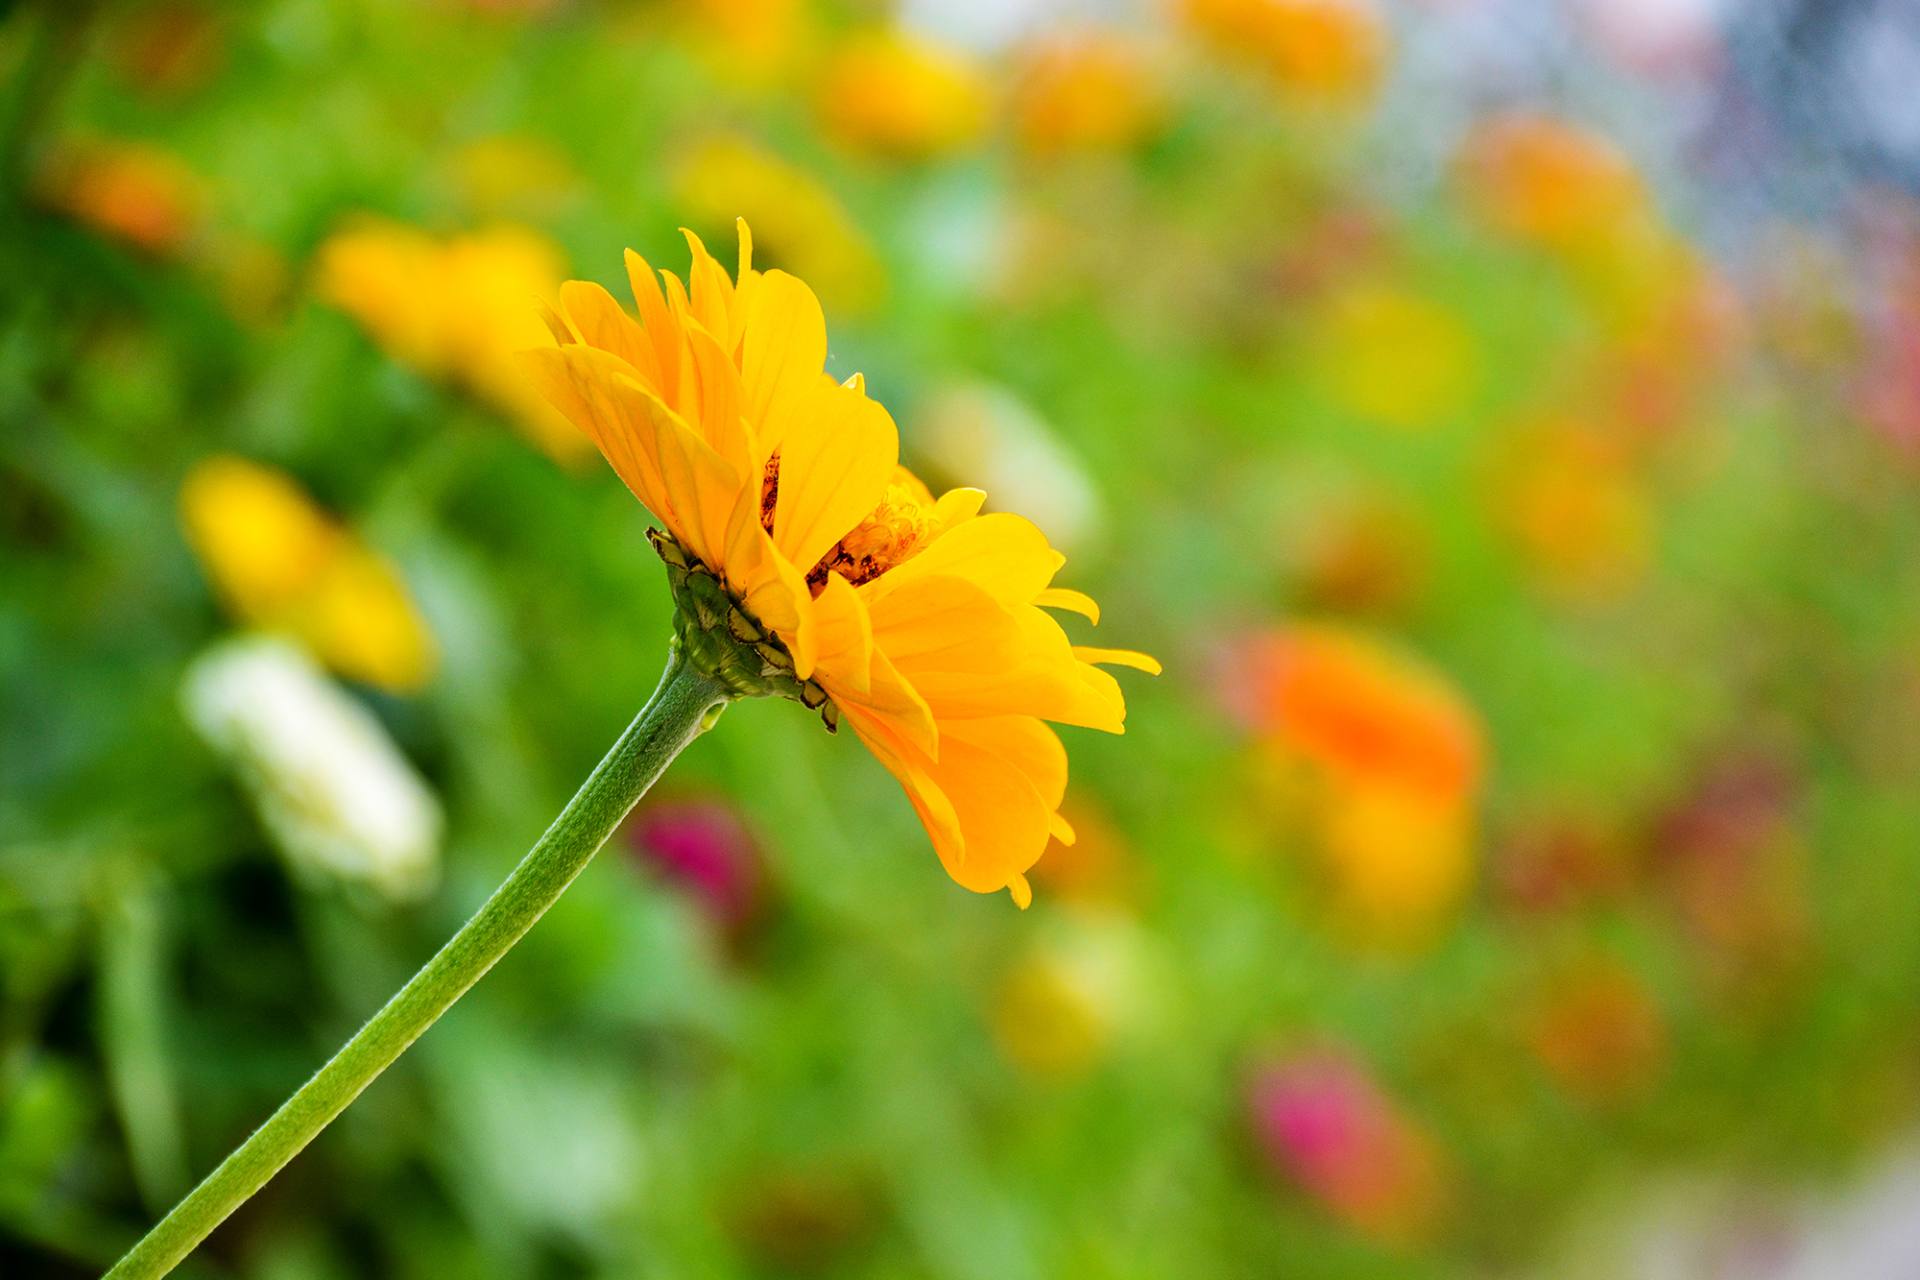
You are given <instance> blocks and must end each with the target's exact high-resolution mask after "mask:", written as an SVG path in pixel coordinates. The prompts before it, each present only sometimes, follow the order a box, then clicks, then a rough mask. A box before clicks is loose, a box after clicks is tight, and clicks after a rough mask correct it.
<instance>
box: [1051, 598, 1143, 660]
mask: <svg viewBox="0 0 1920 1280" xmlns="http://www.w3.org/2000/svg"><path fill="white" fill-rule="evenodd" d="M1033 602H1034V603H1035V604H1037V605H1039V606H1040V607H1041V608H1043V609H1065V610H1067V611H1069V612H1071V613H1077V614H1079V615H1080V616H1081V617H1083V618H1085V619H1086V620H1087V621H1088V622H1091V623H1092V624H1093V625H1094V626H1096V627H1097V626H1099V625H1100V606H1099V605H1098V604H1097V603H1095V601H1094V598H1093V597H1092V596H1090V595H1087V594H1086V593H1085V592H1082V591H1073V590H1070V589H1069V588H1067V587H1048V588H1047V589H1046V590H1045V591H1042V592H1041V593H1040V594H1039V595H1037V596H1035V597H1034V598H1033ZM1156 674H1157V673H1156Z"/></svg>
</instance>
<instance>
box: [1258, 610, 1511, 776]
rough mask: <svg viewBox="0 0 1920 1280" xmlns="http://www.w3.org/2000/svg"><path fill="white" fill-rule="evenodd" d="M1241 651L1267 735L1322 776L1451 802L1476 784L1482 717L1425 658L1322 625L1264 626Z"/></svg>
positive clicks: (1481, 754)
mask: <svg viewBox="0 0 1920 1280" xmlns="http://www.w3.org/2000/svg"><path fill="white" fill-rule="evenodd" d="M1247 656H1248V658H1249V661H1250V663H1251V669H1250V672H1249V674H1250V675H1251V677H1252V679H1253V680H1254V682H1255V688H1256V689H1257V690H1258V691H1259V692H1258V695H1257V696H1259V698H1260V705H1261V707H1262V708H1263V712H1262V716H1261V722H1262V724H1263V725H1264V727H1265V728H1266V730H1267V732H1268V733H1269V734H1270V735H1271V736H1272V738H1273V739H1274V741H1276V742H1277V743H1279V744H1281V745H1283V746H1284V747H1285V748H1286V749H1287V750H1288V751H1290V752H1293V753H1295V754H1297V755H1298V756H1300V757H1301V758H1303V759H1305V760H1307V761H1310V762H1311V763H1312V764H1314V765H1315V766H1317V767H1319V768H1320V769H1322V770H1324V771H1325V772H1326V773H1328V774H1329V775H1332V776H1334V777H1336V778H1339V779H1340V780H1342V781H1345V782H1351V783H1356V784H1358V783H1366V784H1379V785H1382V786H1389V787H1392V788H1394V789H1396V790H1400V791H1405V792H1407V793H1409V794H1411V795H1415V796H1421V797H1425V798H1427V799H1430V800H1432V801H1433V802H1434V803H1436V804H1441V805H1449V806H1453V805H1461V804H1464V803H1467V802H1468V801H1470V800H1471V799H1472V797H1473V795H1474V793H1475V792H1476V791H1477V789H1478V788H1479V785H1480V777H1481V771H1482V769H1483V767H1484V745H1483V741H1482V730H1481V727H1480V720H1479V717H1478V716H1477V715H1476V714H1475V713H1474V711H1473V709H1472V708H1471V707H1470V706H1469V705H1468V704H1467V702H1466V701H1465V699H1463V698H1462V697H1461V696H1460V694H1459V692H1458V691H1457V690H1455V689H1454V688H1453V687H1452V686H1451V685H1450V684H1448V683H1447V682H1446V681H1445V680H1443V679H1442V678H1441V677H1440V675H1439V674H1438V673H1437V672H1435V671H1434V670H1432V669H1431V668H1429V667H1427V666H1426V665H1425V664H1423V663H1420V662H1418V661H1416V660H1415V659H1413V658H1412V657H1410V656H1408V655H1405V654H1402V653H1400V652H1398V651H1396V650H1394V649H1392V648H1390V647H1388V646H1387V645H1385V644H1383V643H1381V642H1379V641H1377V640H1374V639H1372V638H1370V637H1368V636H1366V635H1364V634H1362V633H1360V632H1357V631H1351V630H1347V629H1344V628H1338V627H1333V626H1325V625H1299V626H1293V627H1288V628H1286V629H1284V630H1280V631H1276V632H1271V633H1269V634H1267V635H1265V636H1263V637H1261V638H1260V639H1258V640H1256V641H1255V642H1254V644H1253V646H1252V651H1251V652H1250V653H1249V654H1248V655H1247Z"/></svg>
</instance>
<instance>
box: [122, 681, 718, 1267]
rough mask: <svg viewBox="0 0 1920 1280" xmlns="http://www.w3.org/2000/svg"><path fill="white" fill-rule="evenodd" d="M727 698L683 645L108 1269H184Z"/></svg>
mask: <svg viewBox="0 0 1920 1280" xmlns="http://www.w3.org/2000/svg"><path fill="white" fill-rule="evenodd" d="M725 701H726V695H725V694H724V693H722V692H721V690H720V688H719V687H718V686H717V685H715V684H714V683H713V682H712V681H710V680H708V679H707V677H706V676H704V675H702V674H700V673H699V672H698V671H696V670H695V669H694V668H693V666H692V665H691V664H690V663H688V662H687V660H686V658H685V657H684V656H683V655H682V654H681V652H680V646H679V645H678V644H675V645H674V646H673V648H672V650H671V652H670V654H669V656H668V659H667V669H666V672H665V673H664V674H663V675H662V676H661V677H660V687H659V688H658V689H656V690H654V694H653V697H652V698H650V699H649V700H648V701H647V705H646V706H645V707H644V708H643V709H642V710H641V712H640V714H639V715H638V716H636V717H635V718H634V721H633V723H632V724H631V725H628V726H627V731H626V732H625V733H623V734H622V735H620V740H619V741H618V742H616V743H614V745H613V750H611V751H609V752H607V755H606V758H605V759H603V760H602V761H601V762H600V763H599V765H598V766H597V767H595V769H594V771H593V773H592V774H591V775H589V776H588V778H587V780H586V782H584V783H582V784H581V787H580V790H579V791H578V792H576V793H575V794H574V797H573V799H572V800H570V801H568V803H567V807H566V808H565V809H562V810H561V811H560V816H559V817H557V818H555V819H554V820H553V825H552V826H550V827H548V828H547V833H546V834H545V835H543V836H541V837H540V841H539V843H538V844H536V845H534V846H533V849H532V851H531V852H529V853H528V854H527V856H526V857H525V858H523V859H521V861H520V865H519V866H517V867H515V868H514V870H513V874H512V875H510V876H508V877H507V879H506V881H505V882H504V883H503V884H502V885H501V886H500V887H499V888H498V889H496V890H495V891H494V894H493V896H492V897H491V898H488V899H487V901H486V903H485V905H483V906H482V907H481V908H480V909H479V910H478V911H476V912H474V914H473V918H472V919H471V920H469V921H467V923H466V924H465V925H463V926H461V929H460V932H458V933H456V934H454V935H453V937H452V938H451V939H449V940H448V942H447V945H446V946H444V947H442V948H440V951H439V953H438V954H437V955H435V956H434V957H433V959H431V960H429V961H427V963H426V965H425V966H424V967H423V968H422V969H421V970H420V972H418V973H416V974H414V975H413V979H412V980H411V981H409V982H408V983H407V985H406V986H404V987H402V988H401V989H400V993H399V994H398V995H396V996H394V997H393V999H391V1000H389V1001H388V1002H387V1005H386V1007H385V1008H383V1009H381V1010H380V1012H378V1013H376V1014H374V1015H373V1018H372V1019H371V1020H370V1021H369V1022H368V1023H367V1025H366V1026H364V1027H362V1028H361V1029H360V1031H359V1033H358V1034H357V1035H355V1036H354V1037H353V1039H351V1040H349V1041H347V1043H346V1044H345V1045H344V1046H343V1047H342V1048H341V1050H340V1052H338V1053H336V1054H334V1056H333V1058H332V1059H331V1060H330V1061H329V1062H328V1063H327V1065H325V1066H324V1067H321V1068H320V1070H319V1072H318V1073H316V1074H315V1075H314V1077H313V1079H311V1080H309V1081H307V1083H306V1084H304V1085H302V1086H300V1089H299V1091H298V1092H296V1093H295V1094H294V1095H293V1096H292V1097H291V1098H288V1099H287V1100H286V1102H284V1103H282V1104H281V1107H280V1109H279V1110H278V1111H276V1112H274V1113H273V1115H272V1116H271V1117H269V1118H268V1120H267V1122H266V1123H265V1124H263V1125H261V1126H260V1127H259V1128H258V1129H256V1130H255V1131H254V1133H253V1136H252V1137H250V1138H248V1139H247V1140H246V1141H245V1142H243V1143H242V1144H240V1146H239V1148H238V1149H236V1150H235V1151H234V1152H233V1154H232V1155H230V1156H228V1157H227V1158H226V1160H225V1161H223V1162H222V1163H221V1165H220V1167H219V1168H217V1169H215V1170H214V1171H213V1172H212V1173H211V1174H209V1175H208V1176H207V1180H206V1181H205V1182H202V1183H201V1184H200V1185H199V1186H198V1187H195V1188H194V1189H193V1191H192V1192H191V1193H189V1194H188V1196H187V1198H186V1199H184V1200H182V1201H181V1202H180V1203H179V1204H177V1205H175V1206H174V1209H173V1212H171V1213H169V1214H168V1215H167V1216H166V1217H165V1218H162V1219H161V1220H160V1223H159V1225H157V1226H156V1227H154V1229H153V1230H152V1231H149V1232H148V1233H147V1234H146V1236H145V1238H143V1239H142V1240H141V1241H140V1243H138V1244H136V1245H135V1246H134V1247H133V1248H132V1250H131V1251H129V1252H128V1254H127V1256H126V1257H124V1258H122V1259H120V1261H119V1262H118V1263H116V1264H115V1265H114V1268H113V1270H111V1271H109V1272H108V1273H107V1277H108V1280H136V1278H138V1280H149V1278H150V1277H155V1276H163V1275H165V1274H167V1272H169V1271H171V1270H173V1268H174V1267H175V1266H176V1265H178V1263H179V1262H180V1260H181V1259H182V1258H184V1257H186V1256H187V1254H188V1253H189V1252H191V1251H192V1250H193V1248H194V1246H196V1245H198V1244H199V1243H200V1241H202V1240H203V1239H205V1238H206V1236H207V1234H208V1233H209V1232H211V1231H212V1230H213V1229H214V1228H215V1227H217V1226H219V1225H220V1223H221V1222H223V1221H225V1219H226V1217H227V1215H228V1214H230V1213H232V1212H233V1211H234V1210H235V1209H237V1208H239V1207H240V1205H242V1204H244V1203H245V1202H246V1200H247V1198H248V1197H249V1196H251V1195H253V1193H254V1192H256V1191H258V1190H259V1189H260V1188H261V1187H263V1186H265V1185H266V1183H267V1180H268V1179H269V1178H271V1177H273V1175H274V1174H276V1173H278V1172H279V1171H280V1169H281V1166H283V1165H285V1164H286V1163H287V1161H289V1160H291V1159H293V1157H294V1156H296V1155H298V1154H299V1152H300V1150H301V1148H303V1147H305V1146H306V1145H307V1143H309V1142H311V1141H312V1140H313V1138H314V1136H315V1135H317V1134H318V1133H319V1132H320V1131H321V1130H322V1129H324V1128H326V1127H327V1125H328V1123H329V1122H331V1121H332V1120H333V1118H334V1117H335V1116H337V1115H339V1114H340V1113H341V1112H342V1111H344V1110H346V1108H347V1105H348V1104H349V1103H351V1102H352V1101H353V1100H354V1099H355V1098H356V1097H358V1096H359V1095H360V1091H361V1090H362V1089H364V1088H366V1087H367V1086H368V1085H369V1084H371V1083H373V1081H374V1079H375V1077H377V1076H378V1075H379V1074H380V1073H381V1072H382V1071H385V1070H386V1069H387V1068H388V1067H389V1066H391V1065H392V1064H393V1061H394V1059H396V1058H398V1057H399V1056H400V1055H401V1054H402V1053H404V1052H406V1049H407V1046H408V1045H410V1044H412V1043H413V1042H414V1041H415V1040H416V1039H418V1038H419V1036H420V1034H421V1033H422V1032H423V1031H425V1030H426V1029H427V1028H428V1027H430V1026H432V1025H433V1024H434V1022H435V1021H436V1020H437V1019H438V1018H439V1017H440V1015H441V1014H443V1013H445V1012H446V1011H447V1010H448V1009H449V1008H450V1007H451V1006H452V1005H453V1002H454V1001H456V1000H458V999H459V998H460V997H461V996H462V995H464V994H466V991H467V988H469V987H471V986H472V985H473V984H474V983H475V982H478V981H479V980H480V977H481V975H483V974H485V973H486V971H487V970H489V969H491V968H492V967H493V966H494V963H495V962H496V961H497V960H499V959H500V957H501V956H503V955H505V954H506V953H507V951H508V950H509V949H510V948H511V947H512V946H513V944H514V943H516V942H518V941H519V940H520V938H521V935H523V934H525V933H526V931H527V930H528V929H530V928H532V927H533V922H534V921H536V920H538V919H539V918H540V917H541V915H542V914H544V913H545V912H546V909H547V908H548V907H550V906H552V905H553V904H554V902H555V901H556V900H557V899H558V898H559V897H560V895H561V893H563V892H564V891H565V890H566V887H567V886H568V885H569V884H571V883H572V882H573V878H574V877H575V876H577V875H579V874H580V871H581V869H582V868H584V867H585V866H586V865H587V862H588V860H589V859H591V858H592V857H593V855H594V853H595V852H597V851H598V850H599V848H600V846H601V845H602V844H604V843H606V839H607V837H608V836H610V835H612V834H613V829H614V828H615V827H616V826H618V825H619V824H620V820H621V819H622V818H624V817H626V816H627V813H628V811H629V810H631V809H632V808H633V806H634V804H635V802H636V801H638V800H639V799H640V797H641V796H643V795H645V794H646V791H647V788H648V787H650V786H652V785H653V782H654V779H656V778H658V777H659V776H660V775H661V773H662V772H664V771H665V770H666V767H667V765H668V764H669V763H670V762H671V761H672V760H673V758H674V757H675V756H677V755H679V754H680V752H681V751H682V750H683V749H684V748H685V747H686V745H687V744H688V743H690V742H692V741H693V740H694V739H695V738H696V737H698V736H699V735H700V733H701V732H702V731H703V730H705V729H706V728H707V727H708V726H709V725H710V724H712V722H713V721H712V714H711V713H713V712H714V711H716V709H717V708H719V707H720V706H722V705H723V704H724V703H725Z"/></svg>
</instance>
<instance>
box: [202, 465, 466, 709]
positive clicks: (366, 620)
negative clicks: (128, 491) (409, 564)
mask: <svg viewBox="0 0 1920 1280" xmlns="http://www.w3.org/2000/svg"><path fill="white" fill-rule="evenodd" d="M180 514H181V520H182V523H183V525H184V526H185V529H186V534H187V542H188V544H189V545H190V546H191V547H192V548H193V550H194V553H195V554H196V555H197V556H198V557H199V559H200V563H201V565H202V566H203V567H204V568H205V570H206V573H207V576H208V578H209V579H211V580H212V583H213V586H214V589H215V590H216V591H217V592H218V593H219V595H220V597H221V599H222V600H223V601H224V602H225V603H226V606H227V608H228V609H229V610H230V611H231V612H232V613H233V615H234V616H235V617H237V618H238V619H240V620H241V621H242V622H245V623H247V624H249V625H253V626H261V627H268V628H272V629H276V630H282V631H286V632H288V633H290V634H292V635H294V636H296V637H298V638H299V639H300V640H301V641H303V642H304V643H305V644H307V645H308V647H310V648H311V649H312V650H313V651H314V653H316V654H317V655H318V656H319V657H320V658H321V660H322V661H324V662H326V664H327V665H328V666H330V667H332V668H333V669H334V670H336V671H338V672H340V673H341V674H342V675H345V676H349V677H351V678H353V679H356V680H363V681H366V682H367V683H369V684H375V685H379V686H381V687H383V688H387V689H392V690H396V691H401V692H405V691H409V690H413V689H417V688H419V687H420V686H421V685H423V684H425V683H426V681H427V679H428V677H429V676H431V675H432V674H433V669H434V666H435V664H436V661H437V656H436V652H435V649H434V644H433V637H432V636H431V635H430V634H429V633H428V631H427V627H426V623H425V622H424V621H423V620H422V619H421V617H420V615H419V613H418V612H417V611H416V610H415V609H414V606H413V602H412V600H411V599H410V598H409V596H408V595H407V590H406V587H405V585H404V584H403V583H402V582H401V580H400V575H399V573H398V571H397V570H396V569H395V568H394V567H393V565H392V564H391V563H389V562H388V561H387V560H386V559H385V558H384V557H382V556H381V555H379V554H378V553H377V552H375V551H373V550H372V549H370V548H368V547H366V546H364V545H363V544H361V543H360V542H359V541H358V540H357V539H355V538H354V537H353V536H352V535H351V534H350V533H348V532H347V531H346V530H345V529H344V528H342V527H341V525H340V524H339V523H338V522H337V521H335V520H334V519H333V518H332V517H331V516H329V515H328V514H327V513H325V512H324V511H322V510H321V509H320V508H319V507H317V506H315V505H314V503H313V501H312V500H311V499H310V498H308V497H307V495H306V494H305V493H304V492H302V491H301V489H300V487H299V485H297V484H296V483H295V482H294V481H293V479H292V477H290V476H288V475H287V474H286V473H284V472H281V471H277V470H275V469H273V468H271V467H265V466H262V465H260V464H259V463H255V462H249V461H247V460H246V459H244V458H237V457H233V456H230V455H225V454H217V455H214V456H212V457H209V458H206V459H203V460H202V461H200V462H198V463H196V464H195V465H194V467H193V468H192V470H190V471H189V472H188V473H187V476H186V479H185V481H184V482H183V483H182V486H181V489H180Z"/></svg>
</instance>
